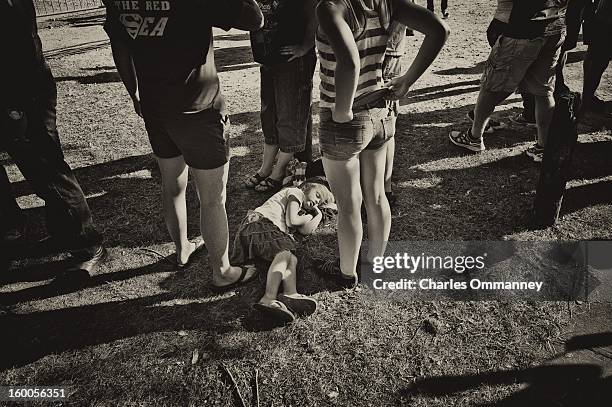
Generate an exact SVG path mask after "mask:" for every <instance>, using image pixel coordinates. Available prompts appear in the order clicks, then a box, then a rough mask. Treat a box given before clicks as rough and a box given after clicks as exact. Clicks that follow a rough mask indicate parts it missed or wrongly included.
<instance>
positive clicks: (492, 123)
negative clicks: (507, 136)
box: [467, 110, 506, 134]
mask: <svg viewBox="0 0 612 407" xmlns="http://www.w3.org/2000/svg"><path fill="white" fill-rule="evenodd" d="M467 118H468V119H470V122H472V123H474V111H473V110H470V111H469V112H467ZM505 127H506V126H504V125H503V123H502V122H500V121H497V120H495V119H489V123H487V126H486V127H485V130H484V132H485V133H487V134H492V133H493V132H494V131H495V130H499V129H503V128H505Z"/></svg>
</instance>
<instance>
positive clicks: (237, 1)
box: [204, 0, 264, 31]
mask: <svg viewBox="0 0 612 407" xmlns="http://www.w3.org/2000/svg"><path fill="white" fill-rule="evenodd" d="M212 3H214V4H210V2H209V3H204V5H205V6H206V8H205V9H204V11H205V12H206V13H207V16H208V18H209V21H210V22H211V25H213V26H215V27H219V28H222V29H224V30H226V31H227V30H229V29H230V28H236V29H238V30H243V31H255V30H259V29H260V28H261V27H263V25H264V17H263V14H262V12H261V10H260V9H259V6H258V5H257V3H256V2H255V0H213V2H212Z"/></svg>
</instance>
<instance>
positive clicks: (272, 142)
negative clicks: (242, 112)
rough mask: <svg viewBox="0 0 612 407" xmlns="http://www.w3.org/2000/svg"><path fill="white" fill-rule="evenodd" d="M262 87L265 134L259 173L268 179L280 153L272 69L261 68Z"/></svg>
mask: <svg viewBox="0 0 612 407" xmlns="http://www.w3.org/2000/svg"><path fill="white" fill-rule="evenodd" d="M260 75H261V87H260V99H261V112H260V114H259V116H260V119H261V127H262V130H263V134H264V150H263V157H262V162H261V166H260V167H259V170H257V173H258V174H259V175H261V176H264V177H267V176H269V175H270V173H271V172H272V168H273V167H274V161H276V154H277V153H278V134H277V133H276V100H275V97H274V74H273V72H272V70H271V68H269V67H267V66H265V65H262V66H261V68H260Z"/></svg>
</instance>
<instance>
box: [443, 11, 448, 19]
mask: <svg viewBox="0 0 612 407" xmlns="http://www.w3.org/2000/svg"><path fill="white" fill-rule="evenodd" d="M447 18H448V11H446V10H444V11H443V12H442V19H444V20H446V19H447Z"/></svg>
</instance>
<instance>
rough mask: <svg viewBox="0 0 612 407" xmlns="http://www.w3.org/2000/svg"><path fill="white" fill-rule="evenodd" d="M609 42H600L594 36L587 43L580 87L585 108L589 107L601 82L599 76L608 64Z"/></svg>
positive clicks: (609, 55)
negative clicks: (588, 43)
mask: <svg viewBox="0 0 612 407" xmlns="http://www.w3.org/2000/svg"><path fill="white" fill-rule="evenodd" d="M606 47H609V44H607V43H606V44H602V43H601V40H600V39H597V38H594V39H593V40H592V41H591V44H590V45H589V48H588V50H587V54H586V57H585V59H584V65H583V67H584V83H583V87H582V100H583V102H584V106H585V108H591V107H592V104H593V101H594V99H595V91H596V90H597V88H598V87H599V83H600V82H601V76H602V75H603V73H604V72H605V70H606V69H607V68H608V65H609V64H610V57H611V56H612V55H611V53H610V51H609V48H606Z"/></svg>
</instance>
